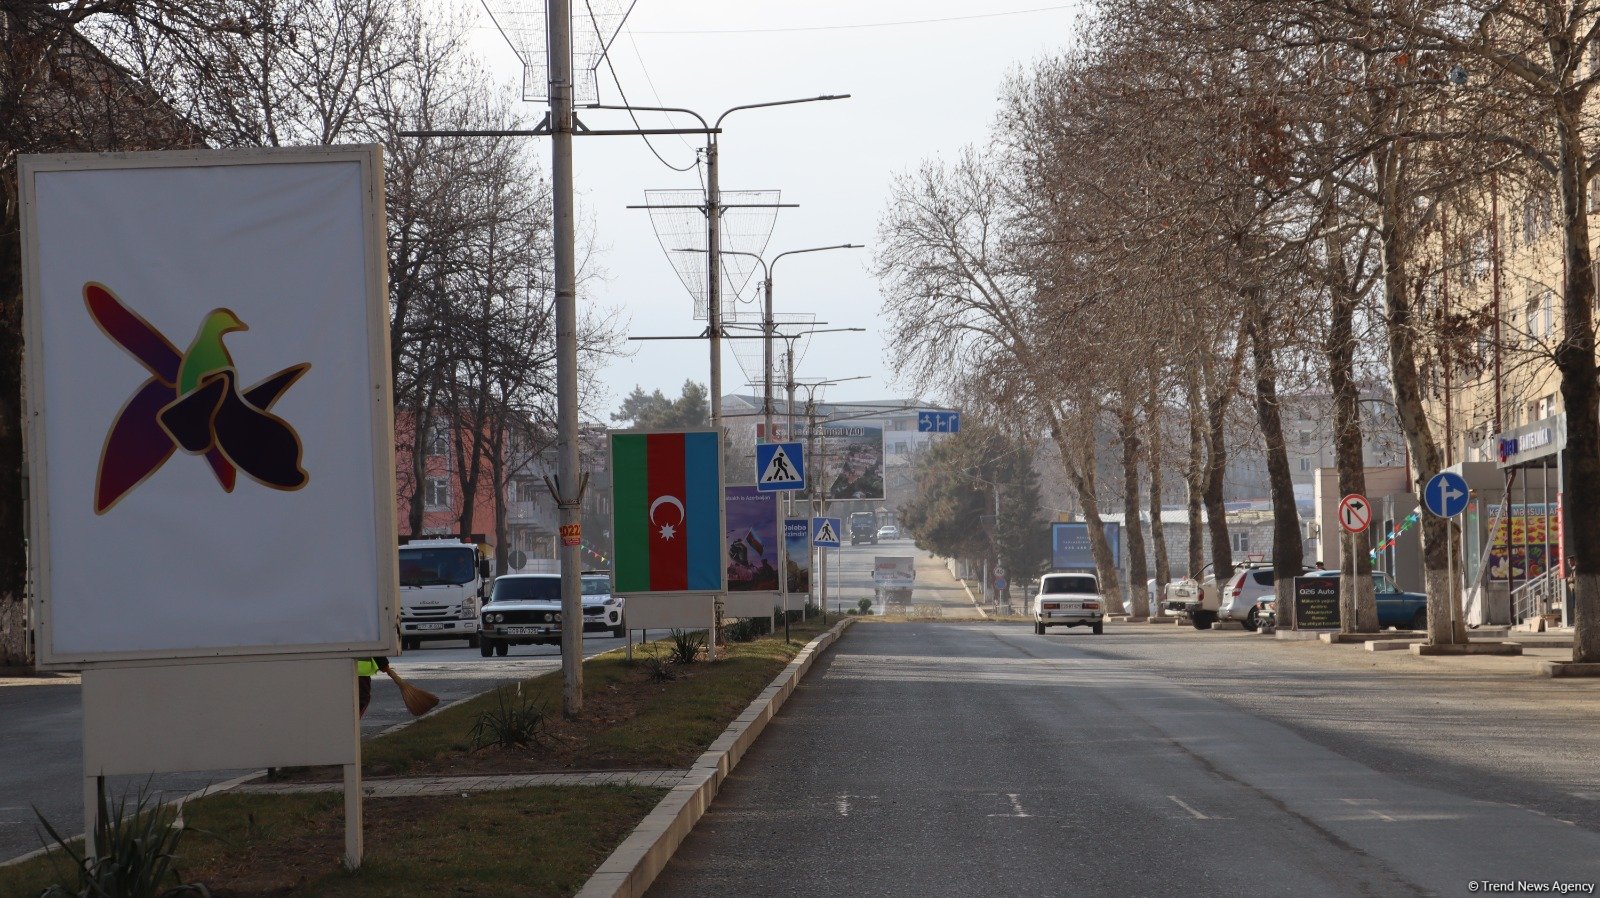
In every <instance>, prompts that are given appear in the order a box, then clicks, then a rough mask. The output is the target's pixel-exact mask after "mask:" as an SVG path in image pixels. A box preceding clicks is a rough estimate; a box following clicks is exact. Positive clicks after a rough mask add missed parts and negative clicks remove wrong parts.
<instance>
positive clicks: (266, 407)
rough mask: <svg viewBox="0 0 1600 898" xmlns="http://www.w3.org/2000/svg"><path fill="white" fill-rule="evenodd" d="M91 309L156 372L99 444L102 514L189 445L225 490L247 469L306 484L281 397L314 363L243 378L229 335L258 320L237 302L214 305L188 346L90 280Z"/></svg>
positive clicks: (274, 482)
mask: <svg viewBox="0 0 1600 898" xmlns="http://www.w3.org/2000/svg"><path fill="white" fill-rule="evenodd" d="M83 301H84V305H85V306H86V307H87V308H88V310H89V317H90V318H92V319H94V322H95V324H96V325H98V326H99V327H100V329H101V330H102V331H104V332H105V334H106V336H107V337H110V338H111V340H112V341H113V342H115V343H116V344H117V345H118V346H121V347H122V348H123V349H124V350H126V351H127V352H128V354H129V355H131V356H133V357H134V359H135V360H137V361H138V362H139V364H140V365H142V366H143V367H144V368H145V370H146V371H148V372H149V373H150V376H149V377H148V378H147V379H146V380H145V381H144V383H142V384H140V385H139V387H138V389H136V390H134V392H133V395H132V396H131V397H129V399H128V401H127V402H126V403H124V404H123V406H122V409H121V410H120V411H118V412H117V415H116V418H115V419H113V420H112V422H111V429H110V430H108V431H107V432H106V441H105V445H104V446H103V447H102V448H101V450H100V470H99V472H98V474H97V476H96V479H95V491H94V510H95V514H105V513H106V512H108V511H110V510H111V508H112V506H114V505H116V504H117V502H119V501H121V499H122V498H123V497H124V496H126V495H127V494H128V493H130V492H132V491H133V489H134V488H135V487H137V486H138V485H139V484H141V483H143V482H144V481H145V480H147V479H149V478H150V476H151V475H153V474H155V472H156V471H158V470H160V469H161V466H162V465H164V464H165V463H166V461H167V459H168V458H170V457H171V456H172V454H173V453H174V452H176V451H177V450H179V449H182V450H183V451H184V452H187V453H189V454H191V455H199V456H203V457H204V458H205V460H206V463H207V464H208V465H209V466H210V467H211V472H212V474H213V475H215V476H216V478H217V483H218V484H220V485H221V486H222V489H223V492H228V493H231V492H233V489H234V486H235V485H236V483H237V480H238V472H240V471H243V472H244V474H245V476H247V477H249V478H250V479H252V480H254V481H256V482H257V483H259V484H261V485H262V486H267V487H271V488H272V489H276V490H285V491H288V490H297V489H300V488H301V487H303V486H305V485H306V483H307V482H309V479H310V475H308V474H307V473H306V471H305V470H304V469H303V468H302V467H301V466H300V460H301V454H302V447H301V444H300V436H299V434H298V433H296V432H295V430H294V428H293V427H291V426H290V425H289V423H288V422H287V421H284V420H283V419H282V418H280V417H278V416H277V415H274V414H272V411H271V410H272V406H273V405H274V404H275V403H277V401H278V399H279V398H281V397H282V396H283V394H284V393H285V392H287V391H288V389H289V388H290V387H291V386H293V385H294V383H295V381H297V380H299V379H300V378H301V377H302V376H303V375H304V374H305V373H306V372H307V371H309V370H311V364H310V363H309V362H302V363H301V364H298V365H291V366H289V367H287V368H284V369H283V370H282V371H279V372H277V373H276V374H273V375H272V376H270V377H268V378H266V379H265V380H262V381H260V382H259V383H256V384H254V385H252V386H249V387H245V388H242V389H241V388H240V387H239V384H238V372H237V370H236V369H235V366H234V363H233V356H232V355H230V354H229V353H228V348H227V346H225V345H224V344H223V342H222V340H223V337H224V336H226V335H227V334H230V333H235V332H238V331H245V330H249V326H248V325H246V324H245V323H244V322H243V321H241V320H240V319H239V316H237V315H235V314H234V313H233V312H232V311H230V310H228V309H213V310H211V311H210V312H208V313H206V317H205V318H204V320H202V321H201V323H200V328H199V330H198V331H197V332H196V333H195V336H194V339H193V340H192V341H190V343H189V348H188V349H186V350H184V351H183V352H179V351H178V350H177V348H176V347H175V346H173V345H172V343H171V341H169V340H167V338H166V337H165V336H163V335H162V334H161V332H160V331H158V330H156V328H155V327H154V326H152V325H151V324H150V322H148V321H146V320H145V319H144V318H143V317H141V316H140V315H139V313H137V312H135V311H133V310H132V309H130V308H128V307H127V306H125V305H123V303H122V301H121V300H119V299H118V298H117V296H116V294H114V293H112V292H111V289H110V288H108V287H106V286H105V285H103V284H98V283H94V282H92V281H91V282H89V283H87V284H84V286H83Z"/></svg>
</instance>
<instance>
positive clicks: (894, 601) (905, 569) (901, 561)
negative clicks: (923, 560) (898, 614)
mask: <svg viewBox="0 0 1600 898" xmlns="http://www.w3.org/2000/svg"><path fill="white" fill-rule="evenodd" d="M916 582H917V559H916V558H915V557H913V556H911V555H878V556H876V557H874V558H873V559H872V594H873V597H874V598H876V599H877V601H878V602H879V603H880V604H882V605H883V606H884V607H885V608H887V607H888V606H890V605H907V604H910V602H911V590H912V587H914V586H915V585H916Z"/></svg>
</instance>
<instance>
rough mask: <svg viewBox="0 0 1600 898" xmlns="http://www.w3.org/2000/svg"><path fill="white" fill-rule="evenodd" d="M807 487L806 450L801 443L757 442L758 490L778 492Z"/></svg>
mask: <svg viewBox="0 0 1600 898" xmlns="http://www.w3.org/2000/svg"><path fill="white" fill-rule="evenodd" d="M805 487H806V463H805V452H804V451H803V447H802V446H801V444H800V443H757V444H756V489H757V490H759V491H761V492H763V493H777V492H782V491H784V490H801V489H805Z"/></svg>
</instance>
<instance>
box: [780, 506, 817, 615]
mask: <svg viewBox="0 0 1600 898" xmlns="http://www.w3.org/2000/svg"><path fill="white" fill-rule="evenodd" d="M783 539H784V549H785V551H786V552H787V554H788V569H789V595H790V596H791V597H794V596H808V595H810V594H811V520H810V519H809V518H785V519H784V521H783ZM795 604H796V602H795V601H794V600H793V599H791V602H790V605H791V607H793V606H794V605H795Z"/></svg>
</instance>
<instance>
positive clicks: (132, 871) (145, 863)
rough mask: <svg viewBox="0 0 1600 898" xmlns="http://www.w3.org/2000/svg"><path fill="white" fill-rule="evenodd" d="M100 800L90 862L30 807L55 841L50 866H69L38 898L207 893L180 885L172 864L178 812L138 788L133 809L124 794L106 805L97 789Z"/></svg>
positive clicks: (179, 836) (163, 897)
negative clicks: (65, 863) (63, 862)
mask: <svg viewBox="0 0 1600 898" xmlns="http://www.w3.org/2000/svg"><path fill="white" fill-rule="evenodd" d="M99 801H100V811H99V819H98V820H97V821H96V822H95V827H94V850H95V856H94V857H93V858H92V859H91V858H88V857H85V856H84V854H83V853H82V852H81V851H77V850H75V849H74V848H73V846H71V845H69V844H68V843H67V840H66V839H64V838H62V836H61V834H60V833H58V832H56V829H55V827H53V826H51V825H50V822H49V821H48V820H46V819H44V815H43V814H40V813H39V809H38V808H34V810H33V813H34V816H36V817H38V818H39V822H40V823H41V824H43V825H44V829H45V832H47V833H49V834H50V838H51V840H52V841H54V842H55V846H54V847H50V849H49V852H50V860H51V863H52V864H55V863H56V862H57V861H58V860H60V859H61V856H62V855H65V856H66V859H69V860H71V862H72V867H73V870H72V873H71V874H70V875H67V876H65V877H62V876H61V870H60V869H59V867H58V868H57V870H56V875H57V876H58V877H60V878H61V880H62V881H58V882H57V883H56V884H55V885H52V886H50V887H49V888H48V889H45V890H44V892H43V893H42V894H41V895H40V898H168V896H177V895H205V896H209V895H210V894H211V893H210V892H209V891H207V890H206V887H205V886H203V885H199V884H196V883H184V882H183V881H182V877H181V875H180V874H179V873H178V870H177V867H176V866H175V863H176V861H177V860H178V843H179V842H181V841H182V840H183V832H184V827H183V822H182V820H180V819H179V809H175V808H172V807H169V806H165V805H162V804H161V803H160V802H159V801H157V800H156V799H154V798H153V797H152V796H151V795H150V794H149V793H148V792H146V791H145V790H144V789H143V788H141V789H140V790H139V793H138V797H137V799H136V800H135V802H134V805H133V807H132V808H129V807H128V798H127V796H126V795H124V796H123V797H121V798H119V799H117V801H116V803H115V804H109V803H108V802H107V801H106V795H105V790H104V789H102V790H101V791H100V799H99ZM47 847H48V846H47Z"/></svg>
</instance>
